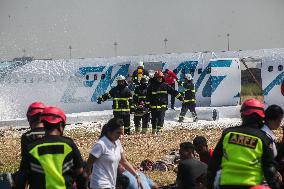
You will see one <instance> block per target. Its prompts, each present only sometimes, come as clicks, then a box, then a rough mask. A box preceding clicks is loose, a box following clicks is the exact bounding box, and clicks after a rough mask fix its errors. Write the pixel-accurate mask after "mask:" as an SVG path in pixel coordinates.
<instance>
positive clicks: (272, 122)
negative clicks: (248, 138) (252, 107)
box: [264, 105, 283, 130]
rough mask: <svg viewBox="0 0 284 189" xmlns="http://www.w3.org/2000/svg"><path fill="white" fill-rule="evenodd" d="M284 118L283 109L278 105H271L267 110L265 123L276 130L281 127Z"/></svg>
mask: <svg viewBox="0 0 284 189" xmlns="http://www.w3.org/2000/svg"><path fill="white" fill-rule="evenodd" d="M282 119H283V109H282V108H281V107H280V106H278V105H271V106H269V107H268V108H267V109H266V110H265V118H264V121H265V124H266V125H267V126H268V127H269V128H270V129H271V130H276V129H278V128H279V127H280V125H281V121H282Z"/></svg>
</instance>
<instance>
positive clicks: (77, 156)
mask: <svg viewBox="0 0 284 189" xmlns="http://www.w3.org/2000/svg"><path fill="white" fill-rule="evenodd" d="M73 154H74V156H73V162H74V173H75V176H76V184H77V188H78V189H86V188H87V187H88V175H87V173H86V172H84V169H83V159H82V156H81V153H80V151H79V149H78V148H77V146H76V145H75V143H74V144H73Z"/></svg>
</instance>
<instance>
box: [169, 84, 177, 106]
mask: <svg viewBox="0 0 284 189" xmlns="http://www.w3.org/2000/svg"><path fill="white" fill-rule="evenodd" d="M170 86H171V87H172V88H173V89H175V87H176V85H175V83H174V84H172V85H170ZM175 100H176V97H175V96H174V95H171V108H172V109H174V107H175Z"/></svg>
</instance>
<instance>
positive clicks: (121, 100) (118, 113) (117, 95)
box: [97, 75, 134, 135]
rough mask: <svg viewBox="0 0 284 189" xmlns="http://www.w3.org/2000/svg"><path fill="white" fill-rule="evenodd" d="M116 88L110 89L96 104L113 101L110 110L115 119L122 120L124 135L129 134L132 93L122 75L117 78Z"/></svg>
mask: <svg viewBox="0 0 284 189" xmlns="http://www.w3.org/2000/svg"><path fill="white" fill-rule="evenodd" d="M116 80H117V86H116V87H114V88H112V89H111V90H110V91H109V92H108V93H105V94H104V95H102V96H101V97H99V98H98V99H97V103H98V104H101V102H104V101H106V100H107V99H113V104H112V110H113V115H114V117H116V118H121V119H123V122H124V133H125V134H128V135H129V134H130V112H132V111H133V108H134V107H133V106H132V93H131V91H130V89H129V88H128V87H127V83H126V78H125V77H124V76H122V75H119V76H117V78H116Z"/></svg>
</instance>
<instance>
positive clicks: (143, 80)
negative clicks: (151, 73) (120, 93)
mask: <svg viewBox="0 0 284 189" xmlns="http://www.w3.org/2000/svg"><path fill="white" fill-rule="evenodd" d="M148 81H149V77H148V76H147V75H143V76H142V77H141V80H140V82H141V83H148Z"/></svg>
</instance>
